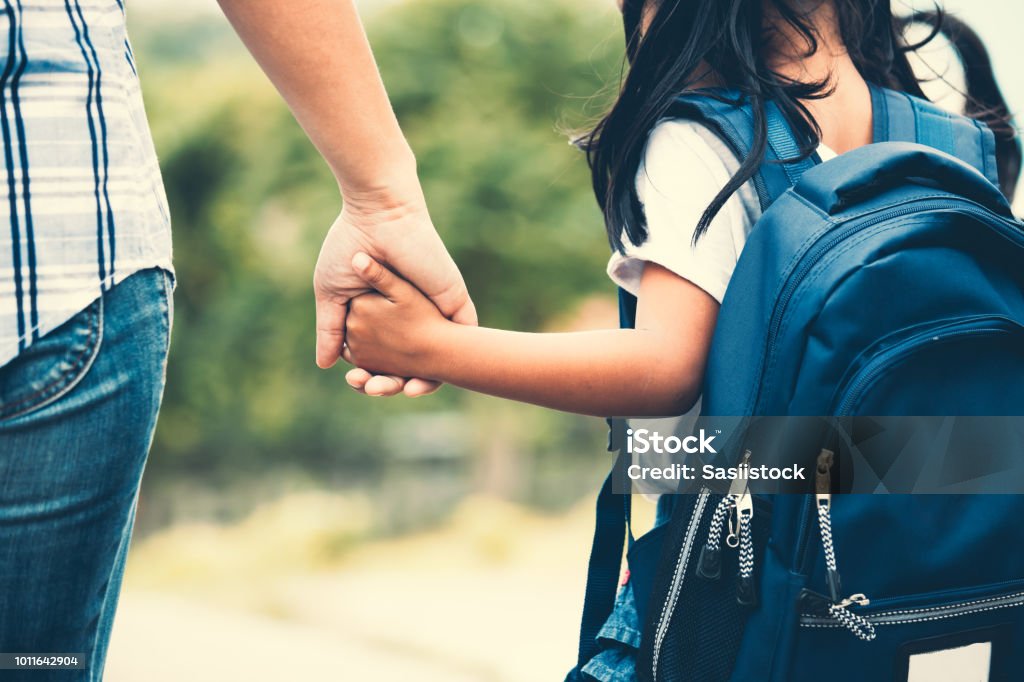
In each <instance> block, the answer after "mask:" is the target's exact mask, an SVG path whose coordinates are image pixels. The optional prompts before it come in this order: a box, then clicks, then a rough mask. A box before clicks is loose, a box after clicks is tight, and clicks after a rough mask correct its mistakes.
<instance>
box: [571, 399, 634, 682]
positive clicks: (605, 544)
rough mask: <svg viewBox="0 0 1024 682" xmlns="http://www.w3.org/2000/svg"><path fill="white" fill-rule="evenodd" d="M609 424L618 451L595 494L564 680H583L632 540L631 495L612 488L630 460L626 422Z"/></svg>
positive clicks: (610, 437) (610, 440) (610, 439)
mask: <svg viewBox="0 0 1024 682" xmlns="http://www.w3.org/2000/svg"><path fill="white" fill-rule="evenodd" d="M608 427H609V432H608V449H609V450H610V451H616V450H617V451H618V454H617V455H616V457H615V463H614V464H613V465H612V470H611V471H610V472H609V473H608V477H607V478H606V479H605V481H604V485H602V486H601V490H600V492H599V493H598V494H597V513H596V521H595V524H594V539H593V541H592V543H591V548H590V560H589V562H588V565H587V586H586V593H585V594H584V597H583V616H582V617H581V619H580V637H579V650H578V652H577V660H576V666H575V667H574V668H573V669H572V670H570V671H569V674H568V675H567V676H566V678H565V682H583V681H584V676H583V672H582V670H583V666H585V665H586V664H587V662H588V661H590V659H591V658H593V657H594V656H595V655H596V654H597V653H598V651H599V650H600V645H599V643H598V641H597V635H598V633H599V632H600V631H601V628H602V627H603V626H604V624H605V621H607V620H608V617H609V616H610V615H611V613H612V610H613V609H614V608H615V595H616V593H617V591H618V586H619V571H620V569H621V568H622V555H623V548H624V544H627V543H628V544H629V545H630V546H632V544H633V532H632V530H631V529H630V517H631V516H632V495H631V494H630V492H629V491H626V492H624V493H616V492H615V486H616V481H617V477H623V478H624V475H625V470H626V467H627V466H629V462H630V460H631V458H630V456H629V452H628V450H627V448H626V444H625V431H626V425H625V422H624V421H623V420H621V419H609V420H608ZM619 484H620V485H624V482H623V480H621V479H620V480H619ZM624 540H625V543H624Z"/></svg>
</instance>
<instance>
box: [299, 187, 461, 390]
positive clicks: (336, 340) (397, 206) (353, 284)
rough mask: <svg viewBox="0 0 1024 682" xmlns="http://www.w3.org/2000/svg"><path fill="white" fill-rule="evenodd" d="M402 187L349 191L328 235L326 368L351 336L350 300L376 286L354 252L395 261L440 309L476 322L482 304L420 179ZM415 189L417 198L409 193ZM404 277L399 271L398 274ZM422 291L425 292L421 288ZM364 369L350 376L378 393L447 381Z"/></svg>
mask: <svg viewBox="0 0 1024 682" xmlns="http://www.w3.org/2000/svg"><path fill="white" fill-rule="evenodd" d="M413 184H414V185H415V186H414V187H412V189H409V188H407V189H406V190H405V191H404V192H398V193H397V195H398V196H402V197H406V199H403V200H401V201H398V200H394V199H393V196H395V194H389V195H388V196H381V195H378V194H374V193H364V194H363V195H357V194H353V193H350V194H347V195H346V196H345V205H344V208H343V210H342V212H341V215H340V216H339V217H338V219H337V220H336V221H335V223H334V225H333V226H332V227H331V230H330V232H329V233H328V235H327V237H326V238H325V240H324V244H323V247H322V249H321V251H320V257H319V259H318V260H317V265H316V272H315V274H314V277H313V288H314V293H315V295H316V326H317V335H316V336H317V343H316V361H317V364H318V365H319V366H320V367H321V368H325V369H326V368H328V367H331V366H333V365H334V363H335V362H337V360H338V357H339V356H340V355H341V353H342V347H343V345H344V343H345V341H346V332H345V329H346V313H347V310H348V303H349V301H350V300H352V299H354V298H355V297H357V296H359V295H360V294H363V293H365V292H367V291H370V290H371V287H370V286H368V285H367V283H366V282H365V281H364V279H363V278H362V277H361V276H360V274H359V273H357V272H356V271H355V270H354V269H353V265H352V260H353V256H354V255H355V254H357V253H365V254H368V255H369V256H370V257H371V258H373V259H377V260H379V261H382V262H386V263H388V265H389V266H390V267H393V268H395V270H397V271H398V272H401V273H402V276H403V277H405V278H406V279H407V280H409V281H410V282H412V283H413V284H415V287H416V288H418V289H419V290H420V291H423V292H424V294H425V295H426V296H427V297H429V300H430V301H432V302H433V305H436V309H435V312H436V310H440V312H441V313H442V314H443V315H444V316H446V317H448V318H450V319H452V320H453V321H454V322H458V323H460V324H471V325H475V324H476V310H475V308H474V307H473V302H472V301H471V300H470V298H469V293H468V292H467V290H466V285H465V282H464V281H463V279H462V275H461V274H460V273H459V270H458V268H457V267H456V266H455V263H454V261H453V260H452V258H451V256H450V255H449V254H448V251H447V250H446V249H445V247H444V244H443V243H442V242H441V239H440V237H439V236H438V234H437V231H436V230H435V229H434V226H433V223H432V222H431V220H430V215H429V214H428V212H427V208H426V204H425V202H424V201H423V199H422V193H421V192H420V191H419V188H418V184H417V183H413ZM408 197H412V199H411V200H410V199H408ZM396 279H397V278H396ZM421 297H422V296H421ZM356 364H357V366H359V367H361V368H362V369H354V370H351V371H349V373H348V375H347V376H346V378H347V380H348V381H349V383H350V384H351V385H352V386H353V387H354V388H356V389H357V390H360V391H363V392H365V393H368V394H371V395H395V394H397V393H401V392H403V388H404V392H405V394H406V395H408V396H418V395H425V394H427V393H431V392H433V391H436V390H437V388H438V387H439V384H437V383H436V382H432V381H424V380H422V379H410V380H409V381H408V383H407V382H406V380H405V379H403V378H401V377H406V376H416V374H415V373H411V374H403V375H401V376H388V375H376V376H375V375H373V374H371V373H370V372H368V371H366V369H367V368H366V367H365V366H363V365H362V363H360V362H357V363H356Z"/></svg>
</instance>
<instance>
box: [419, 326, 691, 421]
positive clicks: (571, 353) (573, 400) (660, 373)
mask: <svg viewBox="0 0 1024 682" xmlns="http://www.w3.org/2000/svg"><path fill="white" fill-rule="evenodd" d="M436 341H437V342H436V343H435V344H432V348H431V350H430V351H429V352H428V354H427V355H428V357H427V358H425V366H426V369H427V371H428V372H429V376H430V377H431V378H434V379H437V380H440V381H444V382H445V383H450V384H453V385H456V386H460V387H462V388H467V389H469V390H472V391H477V392H480V393H487V394H490V395H494V396H499V397H502V398H508V399H511V400H519V401H522V402H528V403H533V404H536V405H542V406H544V407H550V408H554V409H558V410H565V411H568V412H576V413H580V414H590V415H596V416H633V415H644V416H664V415H675V414H682V413H683V412H685V411H686V410H688V409H689V408H690V407H691V406H692V404H693V403H694V401H695V400H696V397H697V394H698V390H699V386H700V382H701V374H702V372H703V367H700V366H689V365H688V364H687V361H686V359H685V358H684V357H683V355H684V354H681V353H678V352H677V350H678V349H677V348H676V349H673V348H671V347H667V346H669V345H670V344H669V343H668V341H667V339H665V338H664V335H663V334H661V333H659V332H655V331H648V330H642V329H640V330H634V329H607V330H598V331H587V332H571V333H561V334H530V333H523V332H511V331H504V330H499V329H487V328H481V327H467V326H462V325H455V324H449V325H446V326H445V328H444V330H443V332H442V333H441V334H439V335H438V338H437V339H436ZM671 345H677V344H671Z"/></svg>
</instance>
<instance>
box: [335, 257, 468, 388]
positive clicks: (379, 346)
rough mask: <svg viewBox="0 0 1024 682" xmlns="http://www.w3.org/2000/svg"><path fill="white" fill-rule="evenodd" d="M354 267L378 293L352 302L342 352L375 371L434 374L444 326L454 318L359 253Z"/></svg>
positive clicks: (350, 360)
mask: <svg viewBox="0 0 1024 682" xmlns="http://www.w3.org/2000/svg"><path fill="white" fill-rule="evenodd" d="M352 267H353V268H354V269H355V271H356V273H357V274H358V275H359V276H360V277H361V278H362V279H363V281H365V282H366V284H367V285H368V286H370V287H371V288H373V289H374V290H375V292H376V293H369V294H363V295H361V296H357V297H356V298H353V299H352V300H351V302H350V303H349V311H348V317H347V318H346V330H345V339H346V344H347V348H346V350H345V352H344V358H345V360H347V361H348V362H350V363H352V364H353V365H356V366H357V367H360V368H362V369H365V370H368V371H370V372H373V373H375V374H393V375H396V376H405V377H408V376H417V377H423V378H430V372H431V370H432V369H433V367H432V364H433V362H434V360H436V358H437V352H436V351H437V350H438V341H439V339H440V338H441V336H442V332H443V331H444V328H445V327H447V326H448V325H452V324H454V323H453V322H450V321H448V320H447V319H446V318H445V317H444V315H442V314H441V311H439V310H438V309H437V307H436V306H435V305H434V304H433V303H432V302H431V301H430V299H428V298H427V297H426V296H424V295H423V294H422V293H421V292H420V290H419V289H417V288H416V287H414V286H413V285H412V284H410V283H409V282H407V281H405V280H404V279H402V278H401V277H399V276H398V275H396V274H395V273H393V272H392V271H391V270H388V269H387V268H386V267H384V266H383V265H381V264H380V263H378V262H377V261H375V260H373V259H372V258H370V257H369V256H368V255H366V254H365V253H357V254H356V255H355V256H354V257H353V258H352Z"/></svg>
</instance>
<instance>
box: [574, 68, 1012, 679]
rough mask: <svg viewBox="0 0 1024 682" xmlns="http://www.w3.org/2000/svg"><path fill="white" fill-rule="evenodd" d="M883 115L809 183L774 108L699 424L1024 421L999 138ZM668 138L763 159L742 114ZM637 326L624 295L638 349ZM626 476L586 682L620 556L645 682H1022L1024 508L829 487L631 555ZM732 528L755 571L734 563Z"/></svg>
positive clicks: (742, 108) (725, 113)
mask: <svg viewBox="0 0 1024 682" xmlns="http://www.w3.org/2000/svg"><path fill="white" fill-rule="evenodd" d="M872 104H873V109H874V140H875V142H876V143H875V144H871V145H867V146H865V147H862V148H859V149H856V150H854V151H851V152H849V153H846V154H843V155H841V156H839V157H838V158H836V159H833V160H830V161H828V162H826V163H820V162H819V160H818V159H817V158H809V159H805V160H802V161H797V160H795V159H797V157H798V156H799V155H798V149H799V147H798V145H797V143H796V141H795V139H794V137H793V135H792V133H791V131H790V128H789V126H788V125H787V124H786V122H785V120H784V118H783V116H782V114H781V113H780V111H779V110H778V108H777V107H775V106H774V105H773V104H769V106H768V107H767V112H766V115H767V126H768V151H767V155H766V162H765V163H764V164H763V165H762V167H761V169H760V170H759V172H758V174H757V176H756V177H755V178H754V185H755V188H756V189H757V193H758V196H759V199H760V202H761V205H762V208H763V210H764V212H763V215H762V217H761V219H760V220H759V221H758V223H757V225H756V226H755V228H754V231H753V232H752V233H751V235H750V238H749V240H748V242H747V244H746V246H745V247H744V250H743V253H742V255H741V257H740V259H739V262H738V264H737V267H736V270H735V272H734V275H733V278H732V281H731V283H730V286H729V289H728V291H727V292H726V296H725V299H724V301H723V303H722V307H721V310H720V313H719V318H718V323H717V327H716V331H715V336H714V340H713V342H712V347H711V355H710V357H709V361H708V367H707V372H706V379H705V385H704V389H703V407H702V415H709V416H739V417H742V416H747V415H780V416H781V415H808V416H819V415H821V416H825V415H836V416H857V415H874V416H885V415H1024V225H1022V224H1021V223H1020V222H1019V221H1017V220H1016V219H1015V218H1014V217H1013V215H1012V212H1011V209H1010V207H1009V205H1008V203H1007V201H1006V199H1005V197H1004V196H1003V195H1002V193H1001V192H1000V190H999V189H998V177H997V171H996V161H995V143H994V139H993V135H992V133H991V131H990V130H989V129H988V128H987V127H985V126H984V125H982V124H979V123H978V122H976V121H973V120H971V119H968V118H964V117H961V116H955V115H952V114H949V113H947V112H945V111H943V110H941V109H939V108H938V107H936V106H934V105H933V104H931V103H928V102H926V101H923V100H920V99H917V98H914V97H911V96H908V95H905V94H902V93H897V92H893V91H888V90H884V89H880V88H875V87H872ZM673 115H675V116H678V117H682V118H689V119H693V120H697V121H698V122H700V123H702V124H703V125H705V126H707V127H708V128H709V129H710V130H711V131H712V132H714V133H715V134H716V135H718V136H719V137H720V138H721V139H723V140H724V141H725V142H726V143H727V144H728V145H729V146H730V148H731V149H732V151H733V152H734V153H735V154H736V156H737V157H738V158H740V159H742V158H744V157H745V155H746V154H747V151H748V150H749V148H750V145H751V142H752V140H753V136H754V135H753V123H752V116H751V111H750V108H749V106H746V105H744V104H743V103H742V102H741V101H740V100H739V98H738V97H736V96H735V95H732V96H727V93H726V94H725V95H723V93H719V96H708V95H686V96H683V97H681V98H680V99H679V100H678V101H677V103H676V108H675V109H674V111H673ZM635 303H636V302H635V300H633V299H631V297H629V296H628V295H620V313H621V317H622V322H623V325H624V326H631V325H632V323H633V316H634V312H635ZM614 431H615V429H614V428H613V435H614ZM620 436H621V434H620ZM613 441H616V442H620V441H621V438H620V437H615V438H613ZM830 457H831V453H830V452H829V451H828V450H822V452H821V455H820V457H819V458H818V462H817V463H818V465H819V470H818V473H819V474H821V473H822V471H824V472H825V474H827V473H828V467H829V466H830V465H831V459H830ZM626 461H627V459H626V456H625V454H624V453H620V455H619V458H618V462H617V464H616V467H615V468H613V473H612V474H611V475H609V477H608V480H607V481H606V482H605V485H604V486H603V488H602V489H601V492H600V494H599V496H598V505H597V506H598V509H597V512H598V514H597V528H596V530H595V535H594V543H593V549H592V554H591V559H590V568H589V574H588V580H587V594H586V600H585V605H584V613H583V622H582V626H581V632H580V651H579V661H578V665H577V667H576V668H575V669H574V670H573V671H572V672H570V674H569V678H568V679H569V680H570V681H572V680H583V679H585V678H584V676H583V675H582V674H581V673H580V672H579V671H580V669H581V668H582V667H583V665H584V664H585V663H586V662H587V661H588V660H590V658H591V657H593V656H594V655H595V654H596V653H597V652H598V650H599V648H600V645H599V643H598V642H597V641H596V639H595V637H596V634H597V632H598V630H599V628H600V627H601V625H602V623H603V622H604V621H605V620H606V619H607V617H608V615H609V614H610V612H611V609H612V605H613V600H614V596H615V592H616V586H617V578H618V574H619V570H620V563H621V558H622V548H623V545H624V541H625V542H628V551H627V561H628V567H629V570H630V578H629V579H630V581H631V583H632V585H633V591H634V594H635V595H636V600H637V607H638V612H639V616H640V623H641V624H642V626H643V638H642V644H641V650H640V654H639V662H638V675H639V677H640V678H641V679H644V680H652V681H654V682H677V681H687V682H691V681H692V682H718V681H720V680H721V681H725V680H733V681H741V682H745V681H757V682H761V681H768V682H805V681H806V682H811V681H812V680H814V681H817V680H829V681H830V682H863V681H865V680H872V681H874V680H885V681H888V680H897V681H898V682H900V681H906V680H919V679H927V680H929V682H931V681H932V680H941V679H946V678H943V677H934V674H932V676H931V677H927V676H925V677H922V676H921V675H928V674H929V673H922V672H920V670H921V669H920V668H919V669H917V670H916V671H915V666H916V665H917V664H918V663H919V662H921V661H922V660H924V659H922V658H919V657H925V658H927V657H928V654H930V653H935V652H949V651H954V650H955V651H958V652H960V653H965V652H966V653H968V654H970V655H972V656H974V659H973V660H981V663H980V664H979V665H980V666H981V667H976V668H972V670H973V671H974V676H972V677H955V676H951V677H949V678H948V679H956V680H961V679H969V680H972V681H973V680H975V679H983V678H982V677H980V676H979V675H983V673H978V672H977V671H980V670H982V669H987V671H988V673H987V674H988V677H987V679H990V680H1011V679H1012V680H1019V679H1024V672H1022V671H1024V542H1022V535H1021V519H1024V497H1022V496H1016V495H957V496H952V495H914V496H911V495H835V496H833V495H831V492H832V489H831V488H830V487H829V486H828V482H826V484H825V488H824V489H822V488H821V487H820V476H819V481H818V483H819V487H818V489H817V491H815V489H814V488H813V486H812V487H811V488H810V489H809V490H808V491H807V492H808V493H810V494H807V495H765V496H757V495H754V496H750V495H749V494H744V495H721V494H716V493H714V492H711V491H709V490H706V489H705V490H701V491H700V492H698V493H697V494H685V495H674V496H672V497H671V503H672V516H671V520H670V521H669V522H668V523H666V524H663V525H661V526H659V527H658V528H656V529H655V530H653V531H651V532H650V533H648V534H646V535H645V536H643V537H642V538H640V539H639V540H635V541H634V539H633V536H632V533H631V532H630V530H629V510H630V503H629V497H630V496H629V495H619V494H615V492H614V486H613V479H614V474H615V473H616V469H620V470H621V467H622V466H623V465H624V464H623V463H624V462H626ZM815 492H817V493H819V494H817V495H815V494H813V493H815ZM727 519H735V523H736V525H737V531H736V533H737V535H738V536H739V537H740V538H742V540H743V541H742V542H741V543H739V544H740V547H739V548H738V551H729V550H728V548H725V547H723V546H722V545H721V542H720V540H719V538H720V535H721V533H722V526H723V524H724V523H725V521H726V520H727ZM840 568H841V569H842V572H841V579H840ZM944 660H947V659H939V658H932V659H930V662H934V661H939V662H940V665H941V662H942V661H944Z"/></svg>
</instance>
